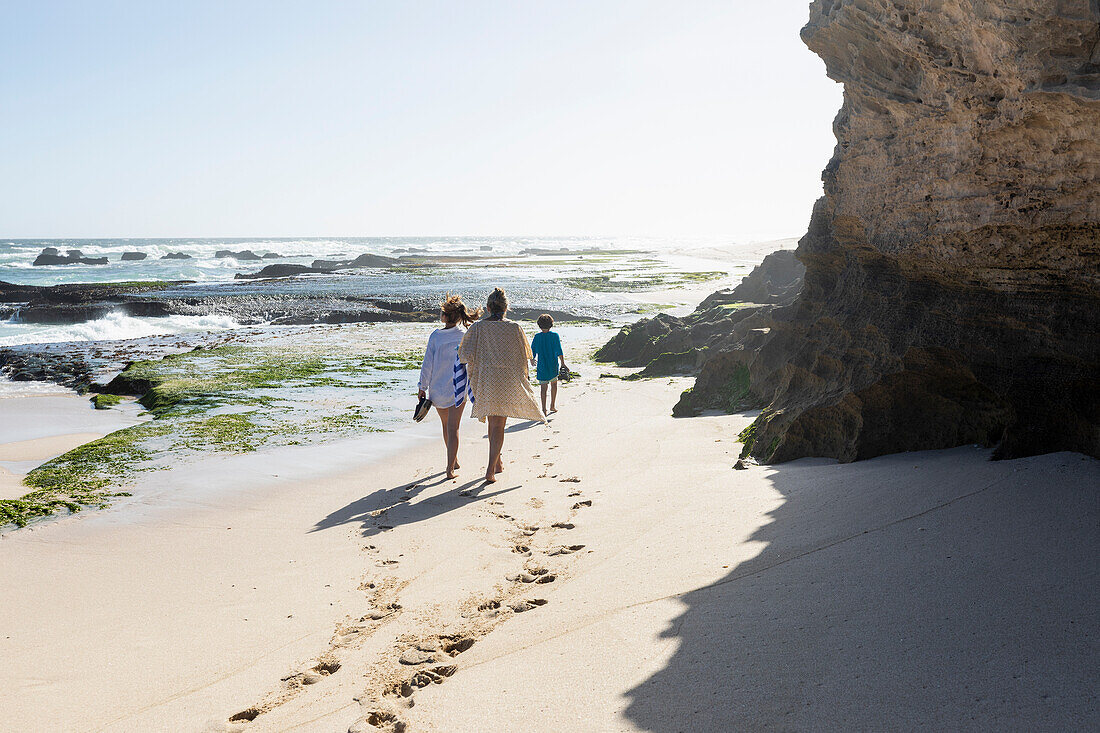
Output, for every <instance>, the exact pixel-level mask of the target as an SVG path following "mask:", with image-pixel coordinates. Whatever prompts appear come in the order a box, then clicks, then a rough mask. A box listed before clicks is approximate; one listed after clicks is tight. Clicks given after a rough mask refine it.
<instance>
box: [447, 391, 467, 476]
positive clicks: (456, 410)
mask: <svg viewBox="0 0 1100 733" xmlns="http://www.w3.org/2000/svg"><path fill="white" fill-rule="evenodd" d="M465 409H466V403H465V402H463V403H462V404H460V405H455V406H454V407H452V408H450V410H449V411H448V414H447V423H446V425H445V426H444V428H443V429H444V432H445V433H446V434H447V478H454V477H455V471H456V470H457V469H458V428H459V426H460V425H461V424H462V411H463V410H465Z"/></svg>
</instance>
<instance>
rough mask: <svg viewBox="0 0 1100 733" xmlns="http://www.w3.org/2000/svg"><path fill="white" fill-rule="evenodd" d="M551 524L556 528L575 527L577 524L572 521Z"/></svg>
mask: <svg viewBox="0 0 1100 733" xmlns="http://www.w3.org/2000/svg"><path fill="white" fill-rule="evenodd" d="M550 526H551V527H553V528H554V529H573V528H574V527H576V526H577V525H575V524H573V523H572V522H554V523H553V524H551V525H550Z"/></svg>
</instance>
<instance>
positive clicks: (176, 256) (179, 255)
mask: <svg viewBox="0 0 1100 733" xmlns="http://www.w3.org/2000/svg"><path fill="white" fill-rule="evenodd" d="M161 259H162V260H190V259H192V257H191V255H189V254H184V253H183V252H169V253H168V254H166V255H164V256H163V257H161Z"/></svg>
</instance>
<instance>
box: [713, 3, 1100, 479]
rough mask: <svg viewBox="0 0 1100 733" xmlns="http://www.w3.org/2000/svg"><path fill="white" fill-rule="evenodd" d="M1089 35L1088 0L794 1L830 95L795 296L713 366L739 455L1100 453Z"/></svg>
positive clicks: (1094, 74) (1094, 112) (1096, 186)
mask: <svg viewBox="0 0 1100 733" xmlns="http://www.w3.org/2000/svg"><path fill="white" fill-rule="evenodd" d="M1098 23H1100V5H1098V3H1097V2H1096V1H1095V0H1091V1H1090V0H1000V1H999V2H995V3H994V2H974V1H973V0H936V1H935V2H928V1H927V0H815V2H813V3H812V5H811V8H810V21H809V23H808V25H807V26H806V27H805V28H804V29H803V32H802V35H803V39H804V40H805V42H806V43H807V44H808V45H809V47H810V48H811V49H812V50H813V51H815V52H816V53H817V54H819V55H820V56H821V57H822V58H823V59H824V60H825V63H826V67H827V70H828V74H829V76H830V77H832V78H833V79H836V80H837V81H840V82H843V84H844V89H845V92H844V104H843V107H842V108H841V110H840V113H839V114H838V116H837V118H836V121H835V124H834V128H835V133H836V137H837V141H838V142H837V147H836V150H835V154H834V156H833V159H832V160H831V161H830V163H829V165H828V167H827V168H826V169H825V172H824V174H823V179H824V182H825V196H824V198H822V199H821V200H820V201H818V203H817V205H816V207H815V209H814V212H813V216H812V220H811V222H810V226H809V231H808V233H807V234H806V236H805V237H804V238H803V239H802V240H801V241H800V243H799V247H798V250H797V254H798V258H799V260H801V262H802V263H803V264H805V266H806V268H807V271H806V275H805V284H804V287H803V290H802V293H801V294H800V296H799V298H798V299H797V300H796V301H795V303H794V305H792V306H791V307H790V308H788V309H784V310H782V311H777V312H775V313H773V314H772V319H771V320H772V322H771V323H770V325H769V330H768V332H767V334H766V336H765V337H763V338H760V339H758V343H753V342H747V341H746V342H742V343H740V344H738V345H736V346H734V347H732V348H729V349H726V350H725V351H724V352H722V353H715V354H713V355H712V358H717V357H721V360H722V361H723V362H724V365H722V366H721V367H720V368H718V367H716V368H714V369H712V370H711V371H713V372H714V374H715V375H716V377H717V378H718V379H719V381H720V380H721V379H727V380H730V384H731V385H733V386H736V382H737V380H740V381H741V382H742V383H744V388H743V389H740V392H741V393H743V394H744V395H745V401H746V402H751V403H755V405H756V406H758V407H762V408H765V409H764V411H763V413H762V414H761V416H760V418H758V419H757V421H756V422H755V423H754V425H753V427H752V429H750V430H749V431H746V434H745V435H744V438H745V441H746V451H747V452H749V453H751V454H752V455H753V456H754V457H756V458H758V459H760V460H764V461H771V462H778V461H784V460H789V459H793V458H798V457H801V456H829V457H835V458H838V459H841V460H855V459H859V458H866V457H871V456H875V455H879V454H883V453H889V452H896V451H905V450H920V449H932V448H945V447H950V446H955V445H960V444H967V443H981V444H984V445H989V446H992V445H996V446H998V451H997V452H998V455H1000V456H1002V457H1013V456H1021V455H1028V454H1033V453H1041V452H1048V451H1054V450H1075V451H1081V452H1084V453H1088V454H1091V455H1093V456H1100V388H1098V386H1097V383H1098V378H1100V356H1098V354H1100V335H1098V332H1100V25H1098ZM731 364H735V365H736V366H737V368H734V367H733V366H731ZM738 369H741V371H740V374H738ZM707 371H708V370H707V365H706V364H704V365H703V372H702V374H701V376H700V381H703V377H704V376H706V374H707ZM746 379H747V383H745V382H746ZM716 390H717V388H716V387H715V386H714V385H708V386H707V388H706V390H705V391H707V392H712V393H713V392H715V391H716ZM695 391H699V386H698V385H697V388H696V390H695Z"/></svg>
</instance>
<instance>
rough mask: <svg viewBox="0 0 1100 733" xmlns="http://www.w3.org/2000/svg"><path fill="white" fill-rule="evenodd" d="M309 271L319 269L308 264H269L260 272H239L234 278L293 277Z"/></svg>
mask: <svg viewBox="0 0 1100 733" xmlns="http://www.w3.org/2000/svg"><path fill="white" fill-rule="evenodd" d="M307 272H317V270H314V269H313V268H312V267H309V266H308V265H268V266H267V267H265V268H263V269H262V270H260V271H259V272H252V273H243V272H238V273H237V274H236V275H234V276H233V278H234V279H235V280H257V279H265V278H273V277H291V276H292V275H301V274H303V273H307Z"/></svg>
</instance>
